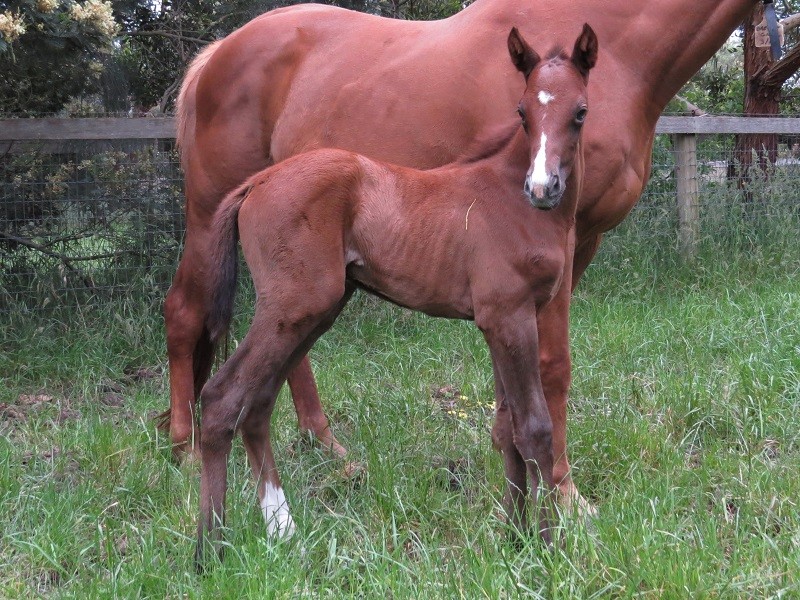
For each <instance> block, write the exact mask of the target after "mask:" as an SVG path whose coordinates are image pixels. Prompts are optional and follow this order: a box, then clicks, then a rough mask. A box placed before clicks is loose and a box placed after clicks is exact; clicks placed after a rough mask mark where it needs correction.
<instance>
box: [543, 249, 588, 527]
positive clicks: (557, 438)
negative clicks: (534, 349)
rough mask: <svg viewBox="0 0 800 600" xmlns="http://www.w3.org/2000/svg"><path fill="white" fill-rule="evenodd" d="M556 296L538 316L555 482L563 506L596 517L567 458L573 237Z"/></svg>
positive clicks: (570, 374) (570, 372) (570, 377)
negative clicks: (551, 433)
mask: <svg viewBox="0 0 800 600" xmlns="http://www.w3.org/2000/svg"><path fill="white" fill-rule="evenodd" d="M570 242H571V243H570V245H569V250H568V255H567V260H566V268H565V271H564V274H563V278H562V282H561V287H560V288H559V290H558V293H557V294H556V296H555V297H554V298H553V299H552V300H551V301H550V302H549V303H547V304H546V305H545V306H543V307H541V308H540V309H539V311H538V312H537V315H536V322H537V327H538V330H539V365H540V369H541V378H542V389H543V391H544V396H545V399H546V400H547V410H548V412H549V413H550V420H551V421H552V423H553V458H554V460H555V463H554V465H553V480H554V481H555V482H556V486H557V492H558V500H559V503H560V504H561V505H562V506H564V507H566V508H568V509H576V510H578V512H579V513H581V514H585V515H592V514H594V513H595V512H596V510H595V508H594V507H593V506H592V505H591V504H590V503H589V502H587V501H586V500H585V499H584V498H583V497H582V496H581V495H580V493H579V492H578V488H577V486H576V485H575V482H574V481H573V480H572V473H571V471H570V464H569V459H568V456H567V402H568V398H569V388H570V385H571V382H572V361H571V357H570V347H569V309H570V301H571V298H572V280H571V274H572V248H573V243H574V242H573V236H572V235H571V236H570Z"/></svg>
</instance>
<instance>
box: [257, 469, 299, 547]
mask: <svg viewBox="0 0 800 600" xmlns="http://www.w3.org/2000/svg"><path fill="white" fill-rule="evenodd" d="M261 510H262V511H263V512H264V520H265V521H266V523H267V532H268V533H269V535H270V536H276V537H282V538H288V537H291V535H292V534H293V533H294V530H295V526H294V520H293V519H292V515H291V514H289V504H288V503H287V502H286V496H284V495H283V488H282V487H275V486H274V485H272V483H270V482H269V481H265V482H264V497H263V498H262V500H261Z"/></svg>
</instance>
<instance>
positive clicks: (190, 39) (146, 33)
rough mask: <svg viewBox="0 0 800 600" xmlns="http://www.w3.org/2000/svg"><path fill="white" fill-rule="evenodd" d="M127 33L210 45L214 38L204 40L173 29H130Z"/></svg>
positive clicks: (133, 35) (132, 35)
mask: <svg viewBox="0 0 800 600" xmlns="http://www.w3.org/2000/svg"><path fill="white" fill-rule="evenodd" d="M125 35H127V36H130V37H165V38H170V39H172V40H178V41H181V42H193V43H195V44H203V45H204V46H205V45H208V44H210V43H211V42H212V41H213V40H204V39H201V38H196V37H191V36H188V35H182V34H178V33H173V32H171V31H164V30H162V29H154V30H153V31H129V32H127V33H126V34H125Z"/></svg>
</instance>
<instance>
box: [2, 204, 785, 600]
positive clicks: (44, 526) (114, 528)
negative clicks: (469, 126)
mask: <svg viewBox="0 0 800 600" xmlns="http://www.w3.org/2000/svg"><path fill="white" fill-rule="evenodd" d="M787 223H788V225H786V224H785V223H784V225H783V226H781V227H778V228H773V229H771V230H769V231H768V232H767V233H766V234H761V233H759V232H758V231H756V230H755V229H752V228H750V227H749V226H748V225H747V224H746V223H745V224H744V225H742V226H741V229H740V230H738V231H735V232H734V233H733V234H731V235H730V236H729V237H726V238H725V239H720V238H719V237H715V236H712V237H710V238H709V239H706V240H705V241H704V243H703V247H702V249H701V255H700V257H699V258H698V259H697V260H696V261H695V262H694V263H692V264H683V263H681V262H680V261H679V260H678V259H677V258H676V255H675V252H674V249H673V248H672V247H671V242H670V241H669V236H665V235H664V232H663V231H662V232H660V237H659V235H658V234H652V235H651V233H643V232H642V230H641V229H640V228H638V226H637V218H636V217H634V218H633V219H632V220H631V221H629V222H628V223H626V224H625V225H623V226H622V228H621V229H620V230H619V231H618V232H615V233H614V234H613V235H612V236H611V237H610V239H609V240H607V242H606V244H605V245H604V247H603V249H602V250H601V255H600V256H599V258H598V260H597V262H596V263H595V264H594V265H593V266H592V267H591V268H590V269H589V271H588V273H587V276H586V278H585V281H584V282H583V284H582V286H581V288H580V289H579V291H578V293H577V295H576V298H575V302H574V310H573V318H572V339H573V348H574V365H575V368H574V385H573V391H572V401H571V420H570V429H569V434H570V448H571V454H572V459H573V464H574V467H575V479H576V481H577V483H578V486H579V487H580V489H581V490H582V492H583V493H584V494H585V495H586V496H587V497H588V498H590V499H591V501H592V502H593V503H595V504H596V505H597V507H598V509H599V512H598V516H597V517H596V518H595V519H594V520H593V521H592V522H591V523H589V524H585V523H581V522H580V521H578V520H576V519H566V520H565V521H563V523H562V525H563V532H562V537H563V540H564V543H563V547H562V548H560V549H557V550H554V551H547V550H546V549H543V548H542V547H541V545H540V544H539V542H538V541H537V540H536V539H531V540H530V541H529V542H527V543H525V544H524V545H523V547H521V548H519V547H517V546H515V545H514V544H512V543H510V542H509V535H508V533H509V532H508V529H507V526H506V525H505V523H504V519H503V517H502V511H501V509H500V502H501V499H502V490H503V476H502V465H501V461H500V457H499V456H498V455H496V454H495V453H494V451H493V450H492V449H491V444H490V440H489V435H488V431H489V428H490V425H491V418H492V411H491V408H490V405H491V401H492V382H491V368H490V365H489V362H488V353H487V350H486V349H485V347H484V345H483V342H482V339H481V336H480V335H479V333H478V332H477V331H476V330H475V328H474V327H473V326H472V324H470V323H457V322H448V321H443V320H432V319H428V318H425V317H422V316H420V315H415V314H411V313H409V312H406V311H402V310H399V309H397V308H393V307H390V306H388V305H386V304H380V303H378V302H377V301H375V300H373V299H370V298H367V297H365V296H357V297H356V298H355V299H354V300H353V302H352V303H351V305H350V306H349V307H348V308H347V309H346V311H345V313H344V314H343V316H342V317H341V318H340V320H339V321H338V322H337V324H336V326H335V328H334V329H333V330H332V331H331V332H330V333H329V334H328V335H327V336H325V337H324V338H323V339H322V340H321V341H320V343H319V344H318V346H317V347H316V349H315V351H314V353H313V361H314V363H315V367H316V373H317V376H318V382H319V386H320V390H321V393H322V396H323V398H324V404H325V407H326V409H327V411H328V413H329V415H330V417H331V419H332V422H333V423H334V424H335V430H336V432H337V434H338V435H339V437H340V439H341V440H342V441H343V442H344V443H345V444H346V445H347V446H348V447H349V449H350V450H351V456H352V458H353V459H354V460H357V461H360V462H361V463H363V464H364V465H365V467H366V469H365V470H364V471H363V472H362V474H361V475H360V476H359V477H355V478H348V477H347V476H346V475H345V469H344V464H343V463H342V462H339V461H335V460H331V459H330V458H329V457H328V456H326V455H325V454H324V453H322V452H321V451H320V450H319V449H317V448H314V447H313V445H312V444H310V443H309V442H308V441H307V440H303V439H301V438H299V436H298V434H297V430H296V425H295V420H294V417H293V415H292V411H291V407H290V405H291V403H290V402H289V398H288V396H287V395H286V394H285V393H283V394H282V395H281V398H280V400H279V405H278V412H277V415H276V424H277V425H276V436H275V438H276V439H274V443H275V447H276V452H277V458H278V463H279V467H280V469H281V474H282V477H283V480H284V486H285V490H286V494H287V496H288V499H289V502H290V505H291V508H292V512H293V515H294V518H295V520H296V522H297V524H298V527H299V530H298V534H297V535H296V536H295V537H294V538H292V539H291V540H290V541H288V542H282V543H274V542H270V541H269V540H267V539H266V537H265V527H264V524H263V520H262V517H261V515H260V512H259V510H258V508H257V503H256V497H255V490H254V486H253V485H252V483H251V482H250V480H249V470H248V468H247V466H246V463H245V458H244V453H243V451H242V448H241V444H240V443H239V442H238V441H237V443H236V445H235V449H234V456H233V457H232V460H231V462H230V473H231V478H230V486H229V494H228V509H229V516H228V525H229V527H230V529H229V530H228V532H227V541H228V542H229V544H230V545H229V548H228V549H227V554H226V556H225V559H224V561H223V562H222V563H220V564H217V565H216V566H215V567H214V568H213V569H211V570H210V572H209V573H208V574H206V575H205V576H203V577H198V576H197V575H195V573H194V570H193V564H192V558H193V550H194V534H195V527H196V525H195V523H196V518H197V512H198V494H197V491H198V469H197V465H185V466H181V467H178V466H175V465H174V464H173V463H172V462H171V461H170V458H169V456H170V451H169V447H168V442H167V439H166V438H165V436H163V435H159V434H157V433H156V431H155V430H154V427H153V423H152V420H151V417H152V416H153V415H154V414H155V413H156V412H159V411H161V410H163V409H164V407H165V406H166V404H167V379H166V365H165V349H164V341H163V333H162V328H161V319H160V306H159V305H158V304H157V303H154V304H152V305H143V304H141V303H135V302H120V303H117V304H114V305H113V306H109V307H107V308H106V309H104V310H99V311H98V310H93V311H91V312H87V313H81V312H80V311H74V310H73V311H71V312H70V313H69V314H68V316H64V315H62V316H59V315H52V316H50V317H47V318H39V319H36V320H27V321H25V322H20V321H19V320H15V319H14V318H12V317H13V316H12V315H7V314H6V315H2V317H1V318H2V319H3V321H0V324H1V325H0V329H1V330H2V332H1V335H2V338H3V344H2V346H1V347H0V378H1V379H0V383H2V385H1V386H0V535H2V539H1V540H0V597H3V598H29V597H41V596H46V597H56V598H58V597H78V598H111V597H120V598H135V597H147V598H177V597H206V598H219V599H222V598H242V597H244V598H250V597H252V598H264V597H268V598H272V597H275V598H289V597H298V596H309V597H311V596H313V597H336V598H339V597H356V598H480V597H485V598H507V597H508V598H514V597H520V598H530V597H541V598H605V597H612V598H615V597H619V598H631V597H644V598H796V597H800V507H798V503H799V502H800V500H798V498H800V469H798V465H799V464H800V331H798V324H799V323H800V277H799V276H798V275H799V274H800V245H799V244H798V243H797V239H796V234H797V232H798V228H797V218H796V216H792V215H790V216H789V218H788V221H787ZM773 225H774V223H773ZM648 231H649V230H648ZM671 231H674V229H672V230H671ZM668 233H669V232H668ZM670 235H671V233H670ZM246 322H247V317H246V315H243V316H242V318H240V319H239V325H238V327H237V336H238V337H240V336H241V335H242V333H243V331H244V330H245V327H246Z"/></svg>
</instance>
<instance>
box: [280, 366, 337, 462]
mask: <svg viewBox="0 0 800 600" xmlns="http://www.w3.org/2000/svg"><path fill="white" fill-rule="evenodd" d="M288 383H289V390H290V391H291V392H292V401H293V402H294V409H295V411H296V412H297V421H298V425H299V426H300V429H301V430H302V431H307V432H310V433H312V434H313V435H314V437H315V438H317V440H319V443H320V444H321V445H322V447H323V448H324V449H325V450H329V451H330V452H332V453H333V454H335V455H336V456H338V457H339V458H344V457H345V456H346V455H347V449H346V448H345V447H344V446H342V445H341V444H340V443H339V440H337V439H336V436H334V435H333V431H332V430H331V427H330V424H329V423H328V418H327V417H326V416H325V413H324V412H323V410H322V404H321V403H320V400H319V393H318V392H317V383H316V382H315V381H314V373H313V371H312V370H311V362H310V361H309V360H308V356H304V357H303V358H302V359H301V360H300V362H299V363H297V366H296V367H294V368H293V369H292V370H291V371H290V372H289V378H288Z"/></svg>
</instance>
